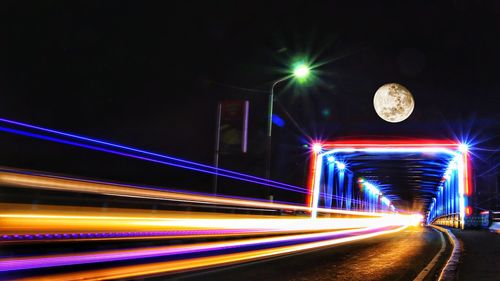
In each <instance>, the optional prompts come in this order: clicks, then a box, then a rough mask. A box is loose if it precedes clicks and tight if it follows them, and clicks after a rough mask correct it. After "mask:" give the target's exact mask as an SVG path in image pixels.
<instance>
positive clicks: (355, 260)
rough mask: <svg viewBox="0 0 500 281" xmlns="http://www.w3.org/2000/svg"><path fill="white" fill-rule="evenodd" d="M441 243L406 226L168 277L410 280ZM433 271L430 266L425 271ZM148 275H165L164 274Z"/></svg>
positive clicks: (426, 231) (427, 231)
mask: <svg viewBox="0 0 500 281" xmlns="http://www.w3.org/2000/svg"><path fill="white" fill-rule="evenodd" d="M441 245H442V244H441V238H440V234H439V233H438V232H437V231H435V230H433V229H431V228H421V227H418V228H407V229H406V230H403V231H401V232H398V233H394V234H388V235H384V236H381V237H375V238H370V239H366V240H362V241H357V242H352V243H349V244H344V245H338V246H334V247H330V248H327V249H323V250H318V251H314V252H308V253H303V254H296V255H293V256H287V257H281V258H275V259H272V260H266V261H258V262H253V263H248V264H244V265H238V266H231V267H225V268H221V269H215V270H214V269H212V270H205V271H200V272H196V273H185V274H178V275H175V276H170V277H169V280H177V281H193V280H238V281H243V280H291V281H308V280H315V281H321V280H413V279H414V278H415V277H416V276H417V275H418V274H419V273H420V271H421V270H422V269H423V268H424V267H425V266H426V265H427V264H428V263H429V262H430V261H431V260H432V259H433V257H434V256H435V255H436V254H437V253H438V252H439V250H440V248H441ZM443 259H444V257H443ZM443 262H444V261H443ZM435 273H436V272H435V271H433V272H431V273H430V274H429V276H428V277H431V276H432V275H434V274H435ZM149 280H165V276H159V277H155V278H149Z"/></svg>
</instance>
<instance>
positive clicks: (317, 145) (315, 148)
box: [313, 143, 323, 153]
mask: <svg viewBox="0 0 500 281" xmlns="http://www.w3.org/2000/svg"><path fill="white" fill-rule="evenodd" d="M321 150H323V146H322V145H321V143H315V144H313V151H314V152H316V153H320V152H321Z"/></svg>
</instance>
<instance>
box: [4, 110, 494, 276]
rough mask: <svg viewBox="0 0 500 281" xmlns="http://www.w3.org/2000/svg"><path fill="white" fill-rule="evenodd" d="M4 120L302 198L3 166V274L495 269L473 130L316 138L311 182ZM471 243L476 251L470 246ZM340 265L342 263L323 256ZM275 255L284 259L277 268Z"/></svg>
mask: <svg viewBox="0 0 500 281" xmlns="http://www.w3.org/2000/svg"><path fill="white" fill-rule="evenodd" d="M0 123H1V124H0V131H1V132H2V134H3V135H16V136H19V137H21V138H28V139H31V140H34V141H36V142H37V143H40V142H44V143H53V144H55V145H57V146H61V147H73V148H75V149H78V150H84V151H89V152H90V151H93V152H92V153H98V154H102V155H112V156H113V157H118V158H119V159H122V160H120V161H129V160H130V159H131V160H133V161H137V163H141V165H145V164H148V165H155V167H157V166H158V167H170V168H172V169H174V170H178V171H189V175H191V176H194V175H195V174H201V175H210V176H217V177H220V178H222V179H226V180H228V181H229V184H230V185H231V186H233V187H234V188H240V189H243V188H244V189H267V188H270V189H271V190H273V192H274V193H277V192H278V191H281V192H285V193H292V194H298V198H300V200H298V201H295V202H288V201H287V202H285V201H283V200H278V199H280V198H279V197H277V198H275V199H272V200H270V199H269V198H257V197H248V196H239V195H234V194H211V193H207V192H205V193H202V192H199V191H197V192H193V191H189V190H186V189H182V188H175V187H174V188H173V187H171V186H168V187H166V186H161V185H147V184H143V183H130V182H121V181H113V180H112V179H111V180H110V179H107V180H103V179H95V178H88V177H81V176H80V177H79V176H78V175H64V174H58V173H53V172H52V171H35V170H26V167H2V168H1V169H0V185H1V186H2V189H1V190H2V194H1V195H2V197H1V198H2V201H1V202H0V204H1V208H0V224H1V226H2V227H1V229H0V243H1V245H2V247H3V249H2V251H3V255H2V257H1V258H0V274H1V276H2V279H6V280H9V279H19V280H103V279H130V278H143V279H151V280H164V278H174V279H180V280H197V279H199V278H204V279H206V280H234V276H238V277H239V278H243V279H250V278H252V276H255V274H258V275H260V276H263V279H269V280H270V279H273V280H285V279H286V280H289V279H293V278H295V277H292V275H293V276H297V275H300V276H302V277H303V278H305V279H307V280H314V279H316V278H319V277H321V278H329V279H331V278H345V279H348V278H350V279H355V280H364V279H366V278H369V277H370V276H371V277H373V276H374V274H375V275H377V276H379V277H380V278H383V279H394V278H403V279H405V280H406V279H408V280H438V279H443V280H448V279H456V278H459V277H460V276H461V277H462V278H464V276H465V278H467V277H471V276H476V277H477V276H483V277H485V278H490V277H493V276H497V275H495V274H496V272H495V271H494V270H493V271H492V270H491V267H489V266H488V267H487V268H488V270H485V265H484V264H482V263H481V262H478V260H477V259H476V260H475V259H474V257H480V256H484V255H485V251H487V250H488V246H491V247H493V248H494V247H496V246H497V245H498V242H499V239H498V238H497V236H496V234H493V233H489V232H485V231H477V230H469V229H470V228H472V227H475V226H477V225H476V224H474V221H475V220H477V219H480V216H479V215H478V213H477V212H474V210H473V208H472V206H471V202H472V200H473V194H474V186H473V184H472V181H471V174H472V163H471V162H472V161H471V160H470V153H471V150H473V149H474V148H473V147H469V146H468V145H467V144H465V143H460V142H456V141H450V140H429V139H410V140H408V139H405V140H401V139H389V140H380V139H377V140H369V139H356V140H354V139H349V140H336V141H331V142H325V141H323V142H315V143H312V144H311V145H310V155H309V156H308V157H309V161H310V165H309V177H308V184H307V186H306V187H301V186H295V185H291V184H287V183H283V182H279V181H273V180H269V179H265V178H261V177H258V176H255V175H250V174H245V173H242V172H239V171H233V170H228V169H221V168H216V167H213V166H211V165H206V164H202V163H198V162H195V161H190V160H185V159H181V158H178V157H173V156H170V155H164V154H159V153H154V152H150V151H147V150H143V149H139V148H135V147H131V146H126V145H122V144H116V143H111V142H107V141H103V140H98V139H93V138H90V137H87V136H81V135H77V134H73V133H69V132H63V131H58V130H54V129H50V128H44V127H40V126H36V125H33V124H26V123H22V122H17V121H14V120H8V119H0ZM172 175H174V174H168V175H167V176H172ZM241 193H244V191H241ZM283 198H286V197H283ZM489 214H490V213H488V215H489ZM491 215H494V213H493V212H492V213H491ZM488 220H491V218H487V219H486V221H488ZM487 226H489V224H488V223H487ZM457 237H458V238H457ZM478 238H479V239H478ZM464 248H465V249H466V250H467V251H468V254H469V255H468V256H467V257H464V256H463V255H461V249H464ZM490 254H491V253H490ZM353 257H356V258H355V259H354V260H353V259H352V258H353ZM346 260H350V262H346ZM408 260H412V261H414V262H413V263H408V262H407V261H408ZM290 265H293V268H289V267H290ZM326 265H328V267H326ZM332 266H333V267H334V268H336V270H335V271H331V270H329V269H326V268H332ZM276 268H278V269H280V268H281V269H282V270H280V271H274V273H273V269H276ZM284 268H288V269H287V270H284ZM360 268H362V269H360ZM465 268H468V270H465ZM497 268H498V267H497ZM287 271H288V272H287ZM278 272H279V273H278ZM284 272H285V273H284ZM353 272H354V273H355V276H353V275H352V274H353ZM471 272H472V273H471ZM459 273H460V274H459ZM290 274H292V275H290ZM310 274H312V276H310V277H309V279H308V278H307V277H305V276H308V275H310ZM481 274H482V275H481ZM302 277H301V278H302ZM464 280H467V279H464Z"/></svg>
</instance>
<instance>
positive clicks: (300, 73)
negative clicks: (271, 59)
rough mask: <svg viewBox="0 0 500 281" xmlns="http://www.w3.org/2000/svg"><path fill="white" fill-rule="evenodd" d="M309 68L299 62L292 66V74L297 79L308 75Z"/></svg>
mask: <svg viewBox="0 0 500 281" xmlns="http://www.w3.org/2000/svg"><path fill="white" fill-rule="evenodd" d="M310 73H311V69H310V68H309V66H307V65H305V64H299V65H297V66H295V67H294V68H293V76H295V78H297V79H304V78H307V77H308V76H309V74H310Z"/></svg>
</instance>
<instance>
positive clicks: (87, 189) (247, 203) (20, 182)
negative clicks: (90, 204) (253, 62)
mask: <svg viewBox="0 0 500 281" xmlns="http://www.w3.org/2000/svg"><path fill="white" fill-rule="evenodd" d="M0 185H5V186H11V187H19V188H35V189H45V190H53V191H65V192H79V193H90V194H100V195H107V196H119V197H132V198H142V199H154V200H168V201H177V202H190V203H198V204H217V205H225V206H239V207H251V208H263V209H264V208H265V209H272V210H293V211H304V212H311V211H312V208H311V207H308V206H304V205H295V204H284V203H270V202H262V201H258V200H249V199H239V198H230V197H222V196H208V195H200V194H192V193H187V192H181V191H171V190H169V191H163V190H158V189H147V188H142V187H136V186H132V185H119V184H112V183H104V182H96V181H85V180H81V179H70V178H59V177H52V176H47V175H33V174H23V173H18V172H13V171H0ZM317 212H318V213H325V214H342V215H353V216H367V217H384V216H388V215H391V214H389V213H371V212H360V211H348V210H337V209H326V208H318V209H317Z"/></svg>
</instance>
